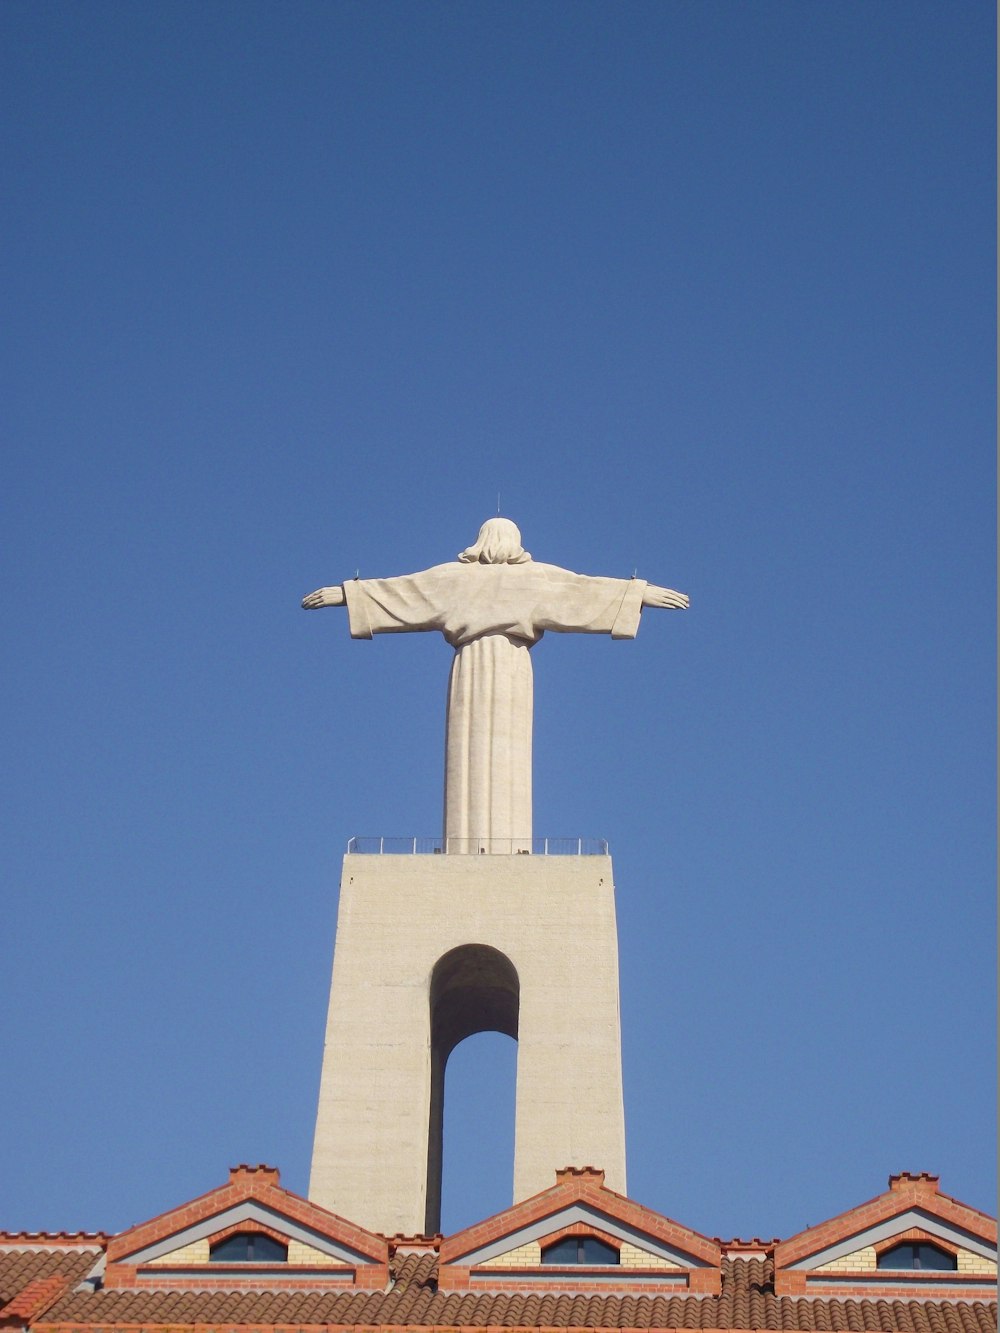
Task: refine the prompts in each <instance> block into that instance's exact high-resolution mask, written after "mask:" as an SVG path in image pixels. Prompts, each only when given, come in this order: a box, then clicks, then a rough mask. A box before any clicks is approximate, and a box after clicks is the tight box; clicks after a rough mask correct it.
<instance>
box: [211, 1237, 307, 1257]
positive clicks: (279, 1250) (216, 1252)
mask: <svg viewBox="0 0 1000 1333" xmlns="http://www.w3.org/2000/svg"><path fill="white" fill-rule="evenodd" d="M208 1257H209V1260H210V1262H211V1263H213V1264H283V1263H287V1262H288V1246H287V1245H283V1244H282V1242H281V1241H280V1240H275V1239H274V1237H273V1236H267V1235H265V1234H264V1232H262V1231H237V1232H236V1234H235V1235H233V1236H226V1238H225V1239H224V1240H220V1241H216V1243H215V1244H214V1245H213V1246H212V1247H211V1249H210V1250H209V1252H208Z"/></svg>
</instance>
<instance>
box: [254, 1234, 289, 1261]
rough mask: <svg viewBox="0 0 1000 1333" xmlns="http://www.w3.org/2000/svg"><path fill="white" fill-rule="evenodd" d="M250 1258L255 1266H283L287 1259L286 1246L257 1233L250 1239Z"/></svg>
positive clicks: (270, 1237)
mask: <svg viewBox="0 0 1000 1333" xmlns="http://www.w3.org/2000/svg"><path fill="white" fill-rule="evenodd" d="M250 1258H251V1259H252V1260H253V1261H254V1263H257V1264H283V1263H284V1262H285V1261H286V1260H287V1258H288V1246H287V1245H282V1243H281V1241H280V1240H275V1239H274V1238H273V1237H272V1236H265V1235H263V1233H261V1232H259V1231H258V1232H255V1233H254V1234H253V1235H251V1237H250Z"/></svg>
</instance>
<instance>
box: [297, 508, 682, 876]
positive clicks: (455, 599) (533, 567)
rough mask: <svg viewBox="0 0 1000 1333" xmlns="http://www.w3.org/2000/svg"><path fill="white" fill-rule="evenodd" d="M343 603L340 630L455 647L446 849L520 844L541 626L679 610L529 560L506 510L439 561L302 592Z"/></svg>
mask: <svg viewBox="0 0 1000 1333" xmlns="http://www.w3.org/2000/svg"><path fill="white" fill-rule="evenodd" d="M302 605H303V606H304V607H305V608H306V610H309V611H311V610H315V609H316V608H318V607H321V606H344V605H346V606H347V613H348V618H349V622H350V631H351V637H352V638H355V639H370V638H371V637H372V635H373V634H396V633H404V632H406V631H409V630H440V631H441V633H442V634H443V635H444V637H445V638H446V639H447V641H448V642H449V643H450V644H451V646H452V647H453V648H454V649H455V657H454V660H453V662H452V665H451V676H450V679H449V684H448V714H447V725H446V740H445V787H444V791H445V795H444V836H445V840H446V844H445V845H446V850H448V851H474V852H478V851H480V850H485V851H496V852H504V851H511V850H519V849H520V847H521V846H522V845H523V846H524V847H525V848H529V849H530V844H531V715H532V674H531V658H530V656H529V650H530V649H531V648H532V647H533V646H534V645H535V644H536V643H537V642H538V640H539V639H540V638H541V637H542V635H543V634H544V633H545V631H546V630H554V631H556V632H557V633H561V634H573V633H576V634H610V635H611V637H612V638H613V639H634V638H635V635H636V631H637V630H638V628H639V617H640V614H641V611H642V608H643V607H644V606H650V607H666V608H668V609H672V610H683V609H685V608H686V607H687V605H688V599H687V597H686V596H685V595H684V594H683V593H680V592H673V591H672V590H671V589H670V588H658V587H656V586H655V585H654V584H652V583H646V582H645V581H644V580H642V579H636V578H632V579H606V578H591V577H589V576H588V575H585V574H573V573H571V572H570V571H569V570H568V569H560V568H559V567H558V566H557V565H542V564H538V563H537V562H535V561H534V560H532V558H531V556H530V555H529V554H528V552H527V551H525V550H524V548H523V547H522V545H521V534H520V532H519V531H518V529H517V527H516V525H515V524H514V523H512V522H511V521H510V519H507V518H491V519H489V520H488V521H487V522H486V523H484V524H483V526H482V527H481V528H480V530H479V537H478V539H477V541H476V543H475V545H473V546H470V547H468V549H467V550H465V551H463V552H462V553H461V555H460V556H459V557H458V560H457V561H452V562H450V563H448V564H445V565H435V566H434V567H433V568H432V569H427V570H424V571H423V572H422V573H418V574H404V575H402V576H401V577H399V578H391V579H354V580H351V581H349V582H347V583H344V584H343V585H342V586H340V587H332V588H320V589H318V591H316V592H312V593H310V594H309V596H308V597H305V598H303V601H302Z"/></svg>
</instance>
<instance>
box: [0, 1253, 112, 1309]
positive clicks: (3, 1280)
mask: <svg viewBox="0 0 1000 1333" xmlns="http://www.w3.org/2000/svg"><path fill="white" fill-rule="evenodd" d="M8 1239H9V1240H16V1238H14V1237H11V1238H8ZM98 1257H99V1249H98V1247H97V1246H96V1245H94V1247H93V1248H91V1249H84V1248H82V1247H77V1246H73V1247H67V1248H65V1249H57V1248H54V1247H53V1246H52V1245H45V1246H42V1247H39V1248H34V1247H31V1246H30V1244H28V1245H25V1246H24V1248H21V1247H17V1248H14V1247H13V1246H11V1247H8V1246H0V1306H3V1305H6V1304H7V1303H8V1302H9V1301H12V1300H13V1299H14V1298H15V1296H17V1295H18V1294H19V1293H20V1292H22V1291H24V1289H25V1287H27V1286H28V1285H29V1284H30V1283H32V1282H37V1281H39V1280H40V1279H42V1278H50V1277H58V1276H62V1277H66V1278H68V1279H69V1280H70V1281H71V1282H72V1283H73V1284H74V1285H75V1284H76V1283H77V1282H79V1281H81V1279H82V1278H84V1277H86V1276H87V1274H88V1273H89V1272H90V1270H91V1269H92V1268H93V1267H94V1264H95V1263H96V1262H97V1260H98Z"/></svg>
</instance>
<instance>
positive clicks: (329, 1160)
mask: <svg viewBox="0 0 1000 1333" xmlns="http://www.w3.org/2000/svg"><path fill="white" fill-rule="evenodd" d="M494 1030H495V1031H501V1032H507V1033H508V1034H509V1035H511V1036H516V1037H517V1039H518V1055H517V1095H516V1115H515V1131H514V1136H515V1142H514V1194H513V1198H514V1201H515V1202H516V1201H518V1200H520V1199H523V1198H527V1197H528V1196H529V1195H532V1194H535V1193H537V1192H538V1191H540V1190H543V1189H547V1188H548V1187H549V1186H550V1185H551V1184H552V1182H553V1179H554V1175H553V1173H554V1171H555V1170H556V1169H557V1168H558V1167H563V1166H588V1165H589V1166H596V1167H601V1168H603V1169H604V1171H605V1173H606V1182H607V1185H608V1187H609V1188H610V1189H613V1190H617V1191H618V1192H620V1193H622V1194H624V1193H625V1192H626V1183H625V1117H624V1108H623V1103H622V1079H621V1030H620V1022H619V1008H618V940H617V934H616V927H615V905H614V882H613V878H612V868H611V858H610V857H608V856H606V855H605V856H531V855H517V854H515V855H509V856H508V855H500V856H497V855H484V856H446V855H415V856H391V855H383V856H378V855H373V856H368V855H357V854H355V855H348V856H346V857H345V858H344V866H343V874H342V878H341V887H340V911H339V916H338V920H337V941H336V949H335V953H334V963H333V982H332V986H331V991H330V1013H329V1019H328V1023H327V1031H326V1048H325V1052H324V1057H323V1074H322V1081H321V1086H320V1097H319V1111H318V1114H317V1118H316V1138H315V1143H314V1147H313V1160H312V1174H311V1178H310V1183H309V1197H310V1198H311V1199H312V1200H313V1201H314V1202H316V1203H318V1204H321V1205H322V1206H323V1207H324V1208H329V1209H331V1210H332V1211H333V1212H336V1213H339V1214H341V1215H342V1216H344V1217H348V1218H350V1219H351V1220H352V1221H354V1222H357V1223H359V1224H360V1225H362V1226H364V1227H368V1228H370V1229H371V1230H374V1231H381V1232H385V1233H386V1234H389V1235H393V1234H395V1233H396V1232H404V1233H408V1234H414V1233H420V1232H428V1233H431V1232H434V1231H436V1230H437V1229H438V1225H439V1219H440V1180H441V1117H442V1101H443V1087H444V1066H445V1063H446V1061H447V1057H448V1054H449V1052H450V1050H451V1049H452V1047H453V1046H454V1045H456V1044H457V1043H458V1042H459V1041H461V1040H462V1039H463V1038H464V1037H466V1036H469V1035H471V1034H472V1033H474V1032H479V1031H494ZM484 1151H488V1145H484Z"/></svg>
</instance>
